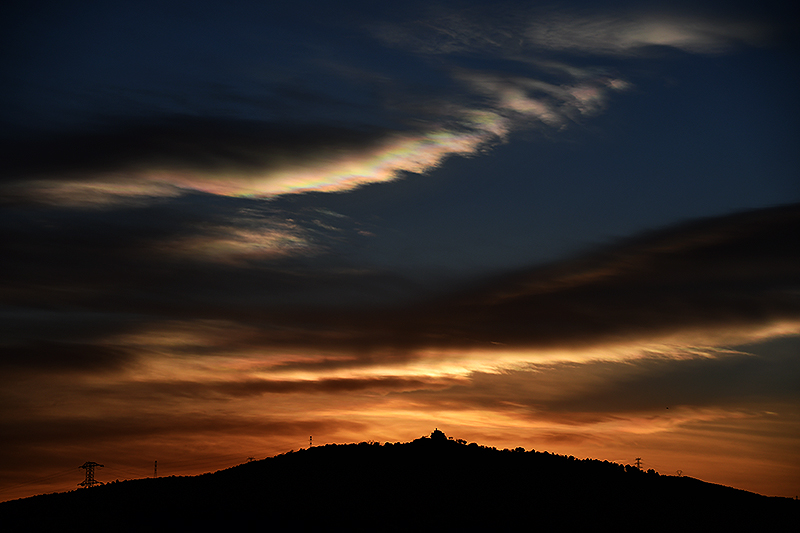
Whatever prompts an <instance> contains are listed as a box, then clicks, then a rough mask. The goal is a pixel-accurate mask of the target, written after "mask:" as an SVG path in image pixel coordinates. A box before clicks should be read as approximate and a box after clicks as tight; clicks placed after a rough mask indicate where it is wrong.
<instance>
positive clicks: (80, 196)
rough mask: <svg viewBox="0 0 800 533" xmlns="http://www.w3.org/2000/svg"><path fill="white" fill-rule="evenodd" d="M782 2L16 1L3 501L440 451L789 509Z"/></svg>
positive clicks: (787, 42) (794, 166) (792, 36)
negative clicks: (673, 479)
mask: <svg viewBox="0 0 800 533" xmlns="http://www.w3.org/2000/svg"><path fill="white" fill-rule="evenodd" d="M273 4H279V5H273ZM782 4H783V3H782V2H781V3H778V2H776V3H772V2H757V3H756V2H752V3H750V2H705V3H704V2H700V3H698V2H691V3H682V2H669V3H659V2H585V3H581V2H570V3H566V2H561V3H558V2H554V3H538V2H494V1H493V2H481V1H474V2H466V1H465V2H430V1H425V2H415V1H411V2H404V3H402V4H401V5H394V4H385V3H379V2H337V3H332V2H330V3H329V2H305V1H295V2H289V3H284V2H280V3H273V2H263V3H259V2H235V1H234V2H231V1H226V2H222V1H220V2H215V1H208V0H194V1H192V2H188V1H187V2H180V1H169V2H164V1H163V0H162V1H159V2H155V1H149V0H143V1H137V2H125V1H118V2H91V1H86V2H78V3H63V2H46V1H40V2H4V3H3V7H0V65H1V66H2V68H0V77H1V78H0V92H1V93H2V102H3V104H2V106H0V141H2V142H0V145H1V146H2V148H0V150H2V153H1V154H0V155H2V161H3V164H2V165H0V236H1V238H2V254H0V273H2V275H0V316H2V320H0V427H2V431H0V434H1V435H2V438H0V501H2V500H8V499H13V498H19V497H24V496H29V495H33V494H39V493H43V492H52V491H65V490H71V489H74V488H76V486H77V484H78V483H79V482H81V481H83V471H82V470H80V469H79V468H78V467H79V466H80V465H82V464H83V463H84V462H86V461H95V462H98V463H101V464H103V465H104V467H103V468H98V469H97V472H96V478H97V479H98V480H99V481H113V480H115V479H119V480H122V479H132V478H139V477H147V476H152V475H153V473H154V472H153V467H154V462H155V461H158V475H159V476H167V475H193V474H199V473H202V472H208V471H215V470H218V469H221V468H225V467H228V466H233V465H235V464H238V463H241V462H244V461H245V460H247V458H248V457H254V458H257V459H260V458H264V457H267V456H271V455H275V454H278V453H283V452H286V451H289V450H296V449H299V448H303V447H307V446H308V445H309V437H313V444H314V445H323V444H326V443H346V442H362V441H378V442H404V441H409V440H412V439H414V438H417V437H419V436H421V435H426V434H429V433H430V432H431V431H432V430H433V429H434V428H439V429H441V430H443V431H444V432H445V433H446V434H447V435H449V436H453V437H454V438H462V439H465V440H467V441H469V442H478V443H480V444H483V445H488V446H495V447H498V448H516V447H518V446H522V447H524V448H525V449H528V450H530V449H536V450H540V451H542V450H547V451H549V452H551V453H559V454H565V455H574V456H576V457H580V458H597V459H605V460H609V461H615V462H620V463H623V464H633V463H634V461H635V458H637V457H640V458H641V463H642V466H643V467H644V468H648V469H649V468H652V469H654V470H656V471H658V472H660V473H662V474H667V475H674V474H676V473H677V472H679V471H680V472H681V473H682V474H683V475H688V476H692V477H697V478H700V479H703V480H705V481H709V482H713V483H720V484H724V485H730V486H734V487H737V488H741V489H746V490H750V491H755V492H759V493H762V494H767V495H775V496H788V497H794V496H796V495H798V494H800V456H799V455H798V454H797V450H798V449H800V358H799V357H798V356H800V246H798V235H800V172H798V170H799V169H800V165H799V164H798V163H800V155H798V154H799V152H798V151H797V148H796V147H797V144H798V139H800V120H799V119H800V104H799V103H798V98H797V94H796V93H797V86H798V82H800V61H798V57H799V56H798V51H800V47H798V40H797V36H796V33H794V29H795V28H794V26H793V25H791V24H790V21H791V20H792V19H791V17H790V12H789V11H787V9H788V8H787V7H781V5H782Z"/></svg>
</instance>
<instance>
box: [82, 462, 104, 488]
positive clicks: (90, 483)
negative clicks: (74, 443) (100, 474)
mask: <svg viewBox="0 0 800 533" xmlns="http://www.w3.org/2000/svg"><path fill="white" fill-rule="evenodd" d="M96 466H100V467H102V466H103V465H101V464H100V463H95V462H94V461H86V462H85V463H83V464H82V465H81V466H79V467H78V468H83V469H84V470H86V479H84V480H83V481H82V482H81V483H78V486H79V487H94V486H95V485H100V484H101V483H100V482H99V481H97V480H96V479H95V478H94V468H95V467H96Z"/></svg>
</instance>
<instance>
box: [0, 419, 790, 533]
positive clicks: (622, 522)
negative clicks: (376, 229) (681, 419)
mask: <svg viewBox="0 0 800 533" xmlns="http://www.w3.org/2000/svg"><path fill="white" fill-rule="evenodd" d="M798 519H800V502H797V501H795V500H791V499H788V498H768V497H766V496H761V495H758V494H753V493H750V492H745V491H741V490H736V489H733V488H730V487H723V486H720V485H713V484H709V483H704V482H702V481H699V480H697V479H693V478H690V477H674V476H659V475H658V474H657V473H654V472H650V473H646V472H642V471H639V470H637V469H635V468H633V467H630V466H622V465H619V464H615V463H609V462H606V461H597V460H577V459H574V458H572V457H565V456H560V455H554V454H549V453H547V452H533V451H528V452H526V451H524V450H523V449H521V448H518V449H517V450H514V451H511V450H496V449H494V448H486V447H482V446H478V445H477V444H469V445H467V444H466V443H464V442H463V441H453V440H449V439H447V438H446V437H445V436H444V434H442V433H441V432H438V431H436V432H434V433H433V434H432V435H431V436H430V437H423V438H420V439H417V440H415V441H413V442H409V443H404V444H385V445H379V444H377V443H375V444H373V443H360V444H348V445H327V446H319V447H314V448H309V449H306V450H301V451H298V452H294V453H291V452H290V453H286V454H283V455H279V456H276V457H271V458H268V459H264V460H262V461H253V462H249V463H245V464H242V465H239V466H236V467H233V468H230V469H227V470H222V471H219V472H216V473H213V474H205V475H202V476H196V477H167V478H159V479H139V480H133V481H125V482H120V483H110V484H106V485H103V486H98V487H93V488H91V489H80V490H75V491H72V492H67V493H60V494H48V495H42V496H34V497H31V498H25V499H21V500H14V501H11V502H6V503H2V504H0V528H2V529H3V530H4V531H37V530H44V531H64V530H67V531H72V530H78V529H81V530H84V529H96V530H107V531H160V530H171V531H187V530H195V529H200V530H208V529H209V528H216V527H219V528H223V530H224V531H231V530H247V531H249V530H259V531H304V530H305V531H308V530H312V529H313V530H316V531H329V530H332V529H333V530H374V531H432V530H439V531H456V530H462V531H463V530H467V531H512V530H515V531H516V530H520V529H522V530H525V531H549V530H557V531H575V530H579V529H583V528H591V529H593V530H594V529H599V528H606V527H607V528H609V529H610V530H612V531H620V530H622V531H654V530H655V531H664V530H672V529H677V530H681V531H686V530H690V531H691V530H701V529H702V530H712V531H717V530H733V531H797V530H798V529H797V527H798Z"/></svg>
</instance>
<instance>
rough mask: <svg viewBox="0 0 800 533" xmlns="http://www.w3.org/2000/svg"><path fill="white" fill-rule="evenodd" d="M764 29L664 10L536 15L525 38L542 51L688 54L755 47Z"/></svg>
mask: <svg viewBox="0 0 800 533" xmlns="http://www.w3.org/2000/svg"><path fill="white" fill-rule="evenodd" d="M768 36H769V29H768V27H766V26H765V25H764V24H761V23H758V22H756V21H744V20H725V19H721V20H720V19H713V18H710V17H705V16H698V15H682V14H674V13H670V12H662V13H659V12H655V13H649V12H639V13H636V12H634V13H620V14H618V15H616V16H614V15H608V14H606V13H545V14H544V15H543V16H539V17H536V18H535V19H534V20H533V21H532V22H531V24H530V26H529V27H528V28H527V30H526V31H525V38H526V39H528V40H529V42H530V43H531V44H532V45H533V46H535V47H539V48H542V49H546V50H564V51H572V52H581V53H589V54H599V55H630V54H637V53H642V52H643V51H644V49H646V48H647V47H649V46H666V47H671V48H676V49H679V50H683V51H686V52H691V53H701V54H715V53H720V52H724V51H726V50H728V49H729V48H731V47H732V46H734V45H737V44H746V45H759V44H762V43H764V42H765V41H766V39H767V37H768Z"/></svg>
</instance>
